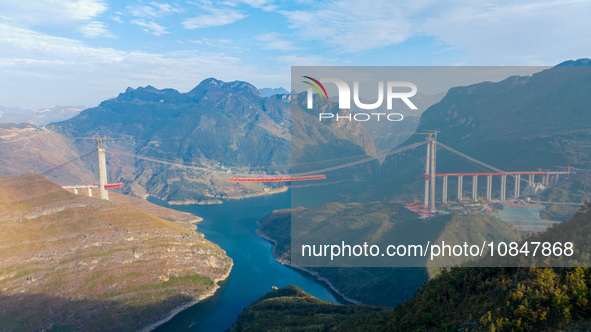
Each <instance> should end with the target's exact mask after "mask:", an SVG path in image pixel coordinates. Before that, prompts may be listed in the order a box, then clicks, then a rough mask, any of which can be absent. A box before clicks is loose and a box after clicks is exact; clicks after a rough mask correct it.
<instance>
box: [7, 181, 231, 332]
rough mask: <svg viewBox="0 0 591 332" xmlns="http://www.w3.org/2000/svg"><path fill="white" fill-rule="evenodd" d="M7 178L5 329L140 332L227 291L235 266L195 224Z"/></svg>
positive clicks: (133, 201)
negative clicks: (222, 286) (223, 284)
mask: <svg viewBox="0 0 591 332" xmlns="http://www.w3.org/2000/svg"><path fill="white" fill-rule="evenodd" d="M112 199H113V201H102V200H98V199H96V198H91V197H85V196H80V195H74V194H72V193H69V192H67V191H65V190H63V189H62V188H61V187H60V186H58V185H56V184H54V183H52V182H50V181H48V180H47V179H45V178H44V177H42V176H39V175H22V176H15V177H0V228H1V229H2V232H0V330H13V329H19V330H48V329H52V328H58V329H59V328H69V329H83V330H137V329H140V328H143V327H146V326H150V325H153V324H156V323H158V322H159V321H162V320H163V319H166V318H167V317H169V316H170V313H171V312H175V311H178V309H179V308H181V307H184V306H187V305H190V304H192V303H195V302H196V301H197V300H199V299H202V298H204V297H206V296H208V295H210V294H211V293H213V291H214V290H215V289H216V288H217V284H216V283H217V281H219V280H222V279H224V278H225V277H226V276H227V275H228V274H229V272H230V269H231V267H232V260H231V259H230V258H229V257H227V256H226V254H225V252H224V251H223V250H222V249H220V248H219V247H218V246H217V245H215V244H213V243H211V242H209V241H207V240H205V239H204V238H203V235H202V234H199V233H197V232H195V226H194V225H193V224H192V222H195V221H198V220H199V219H198V218H197V217H194V216H191V215H190V214H185V213H181V212H177V211H173V210H169V209H166V208H162V207H160V206H156V205H154V204H151V203H148V202H146V201H143V200H141V199H138V198H133V197H126V196H124V195H112Z"/></svg>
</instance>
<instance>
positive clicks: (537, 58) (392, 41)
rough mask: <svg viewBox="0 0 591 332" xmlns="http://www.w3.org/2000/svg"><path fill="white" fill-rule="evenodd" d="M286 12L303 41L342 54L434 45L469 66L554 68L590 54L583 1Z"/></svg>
mask: <svg viewBox="0 0 591 332" xmlns="http://www.w3.org/2000/svg"><path fill="white" fill-rule="evenodd" d="M308 5H309V6H310V8H309V9H308V10H296V11H280V13H282V14H283V15H284V16H285V17H286V18H287V21H288V24H289V27H290V28H291V29H294V30H296V31H298V33H299V37H300V38H301V39H309V40H318V41H321V42H323V43H324V44H325V45H326V46H328V47H330V48H332V49H336V50H337V51H339V52H343V53H355V52H362V51H366V50H370V49H380V48H384V47H387V46H391V45H396V44H400V43H402V42H405V41H408V40H412V39H413V38H417V37H430V38H433V39H434V40H435V41H437V42H440V43H442V48H443V47H457V48H458V50H460V51H461V52H463V53H465V54H467V59H466V62H467V63H471V64H484V63H486V64H539V63H545V64H548V61H551V63H550V64H553V63H552V61H553V62H558V61H561V60H563V59H566V58H572V57H576V56H579V57H584V56H588V55H589V53H590V52H591V37H590V36H589V33H588V32H589V28H590V27H591V26H590V24H589V22H591V2H589V1H585V0H546V1H540V0H525V1H519V2H515V1H491V0H487V1H472V0H460V1H457V0H454V1H452V0H443V1H434V0H407V1H389V0H376V1H371V2H365V1H363V2H362V1H356V0H335V1H327V2H309V3H308Z"/></svg>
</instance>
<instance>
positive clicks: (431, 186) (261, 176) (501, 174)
mask: <svg viewBox="0 0 591 332" xmlns="http://www.w3.org/2000/svg"><path fill="white" fill-rule="evenodd" d="M417 134H421V135H427V137H426V139H425V140H424V141H419V142H416V143H413V144H409V145H406V146H402V147H397V148H395V149H393V150H391V151H388V152H385V153H381V154H377V155H375V156H367V155H360V156H350V157H343V158H337V159H330V160H322V161H314V162H308V163H303V164H308V165H307V166H310V165H312V164H319V165H323V164H330V163H336V164H334V165H332V166H327V167H320V166H319V167H318V168H317V169H313V170H309V171H305V172H299V173H292V174H273V175H270V174H269V173H265V172H260V171H255V169H256V168H257V167H253V168H249V169H248V170H247V171H243V172H232V169H231V168H228V167H211V166H205V165H195V164H189V163H182V162H177V161H170V160H163V159H158V158H151V157H146V156H140V155H136V154H130V153H127V152H124V151H119V150H118V149H110V152H112V153H114V154H118V155H121V156H126V157H129V158H133V159H137V160H144V161H148V162H152V163H159V164H164V165H168V166H174V167H180V168H184V169H191V170H196V171H201V172H206V173H219V174H223V175H226V176H229V177H230V181H232V182H295V181H321V180H326V179H327V174H330V173H332V172H335V171H338V170H342V169H350V168H352V167H354V166H357V165H362V164H365V163H369V162H375V161H377V160H380V159H381V160H384V158H386V157H388V156H393V155H402V153H403V152H405V151H411V150H412V151H418V152H419V153H420V151H419V149H417V148H419V147H422V146H424V145H426V154H425V156H424V167H425V171H424V173H422V175H423V176H424V188H425V189H424V199H423V202H422V203H423V204H419V203H413V204H409V205H407V207H409V208H410V209H411V210H413V211H416V212H418V213H420V214H422V215H425V216H428V215H431V214H433V213H436V212H437V209H436V204H435V203H436V201H435V198H436V195H435V194H436V190H437V188H436V187H437V182H440V183H441V195H440V197H441V199H440V200H439V202H441V203H447V202H448V200H449V195H448V194H449V187H450V186H449V182H450V181H449V179H450V178H451V179H455V182H456V185H457V191H456V198H457V201H462V200H465V199H466V197H465V196H464V178H468V179H471V195H469V196H468V199H471V200H474V201H476V200H479V199H483V200H486V201H493V199H496V200H497V201H500V202H504V201H506V200H507V192H508V190H507V178H508V177H509V178H512V183H513V192H512V196H511V197H512V198H513V199H518V198H520V197H522V194H524V193H523V192H522V187H524V186H523V185H522V183H523V182H525V187H524V191H525V194H526V195H529V194H532V193H535V192H536V190H537V189H540V188H545V187H547V186H549V185H552V184H555V183H557V182H558V180H559V177H560V176H562V175H567V176H568V175H570V174H571V173H572V171H571V168H570V167H569V168H568V171H550V170H544V171H543V170H536V171H504V170H501V169H498V168H496V167H494V166H491V165H488V164H486V163H484V162H482V161H480V160H477V159H475V158H473V157H470V156H468V155H466V154H464V153H462V152H460V151H457V150H455V149H453V148H451V147H449V146H447V145H445V144H443V143H442V142H439V141H437V132H428V133H417ZM82 139H96V140H97V141H98V157H99V184H92V185H89V184H87V185H66V186H63V188H66V189H73V190H74V192H75V193H78V190H79V189H87V190H88V195H89V196H91V195H92V188H99V190H100V193H101V195H100V196H101V198H102V199H108V192H107V191H106V189H112V188H120V187H122V186H123V184H122V183H108V181H107V170H106V158H105V148H104V146H103V140H107V139H109V138H106V137H103V138H100V137H98V138H82ZM438 148H439V149H440V150H441V149H443V150H446V151H449V152H450V153H452V154H454V155H456V156H458V157H460V158H462V159H463V160H466V161H468V162H470V163H472V164H475V165H478V166H480V167H482V168H484V169H486V170H487V171H486V172H453V173H437V172H436V168H437V163H436V161H437V149H438ZM95 151H97V150H92V151H90V152H88V153H85V154H83V155H81V156H78V157H77V158H75V159H72V160H70V161H68V162H66V163H63V164H61V165H58V166H55V167H53V168H51V169H49V170H46V171H44V172H42V173H41V174H46V173H49V172H51V171H53V170H55V169H57V168H59V167H61V166H64V165H66V164H68V163H71V162H73V161H75V160H78V159H80V158H82V157H85V156H87V155H89V154H91V153H93V152H95ZM351 159H357V160H351ZM413 159H421V160H423V158H417V156H416V155H415V156H414V158H413ZM420 163H421V164H422V162H420ZM298 165H302V164H294V165H275V166H269V168H271V167H283V168H285V169H287V170H288V169H290V168H293V166H298ZM536 177H537V181H536ZM438 178H439V179H440V180H439V181H438V180H437V179H438ZM479 178H485V179H486V191H485V195H484V196H482V197H481V196H479V195H478V180H479ZM493 178H498V179H500V185H499V188H498V189H499V190H498V192H499V194H498V195H497V196H496V197H493ZM495 192H496V191H495Z"/></svg>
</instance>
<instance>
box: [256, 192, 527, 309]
mask: <svg viewBox="0 0 591 332" xmlns="http://www.w3.org/2000/svg"><path fill="white" fill-rule="evenodd" d="M294 215H296V217H295V218H297V221H298V222H299V223H300V224H299V225H298V226H297V227H296V228H292V220H293V219H294ZM259 232H260V233H261V234H262V235H264V236H265V237H268V238H272V239H274V240H275V241H276V243H275V248H274V254H275V256H276V257H278V258H279V260H280V261H282V262H283V263H285V264H288V265H289V264H291V261H292V254H293V253H292V252H291V243H292V242H291V241H292V239H291V236H294V238H295V237H296V236H297V237H298V238H304V239H306V241H309V243H340V242H339V241H341V240H344V241H346V242H347V243H363V241H367V242H368V243H371V244H377V245H379V246H381V247H382V248H385V247H386V246H387V245H389V244H416V243H427V241H432V242H435V241H442V240H444V241H446V242H447V243H463V242H464V241H466V242H468V243H481V242H482V240H483V239H488V240H489V241H490V240H495V241H498V240H499V239H505V240H509V241H514V240H517V239H519V235H518V232H517V231H516V230H514V229H512V228H511V227H509V226H508V225H507V224H505V223H504V222H502V221H500V220H499V219H496V218H494V217H491V216H480V215H478V216H477V215H471V216H468V215H445V216H440V217H436V218H432V219H428V220H424V219H419V218H418V215H416V214H415V213H414V212H411V211H409V210H408V209H406V208H404V207H403V206H402V205H400V204H390V203H368V204H360V203H348V204H340V203H328V204H323V205H320V206H317V207H313V208H309V209H304V208H298V209H294V210H280V211H275V212H273V213H271V214H269V215H268V216H267V217H265V218H264V219H262V220H261V221H260V222H259ZM294 232H295V233H294ZM333 238H334V239H337V240H338V241H337V240H334V239H333ZM327 239H329V240H327ZM330 239H333V240H334V241H333V240H330ZM360 259H368V258H366V257H361V258H360ZM388 259H392V258H388V257H385V261H381V260H378V261H376V262H374V264H373V266H388V265H387V264H391V261H388ZM462 262H463V261H462V260H461V259H456V260H453V261H442V262H440V263H441V264H452V265H454V264H455V265H458V264H461V263H462ZM328 263H330V262H328ZM361 263H366V264H367V262H361ZM326 266H330V265H326ZM366 266H367V265H366ZM390 266H392V265H390ZM397 266H402V267H313V268H312V267H311V268H307V269H309V270H311V271H313V272H315V273H318V274H319V275H320V276H321V277H323V278H326V279H327V280H328V281H329V282H330V283H331V284H332V285H333V286H334V287H335V288H336V289H338V290H339V291H341V292H342V293H343V294H344V295H345V296H347V297H349V298H351V299H354V300H356V301H361V302H363V303H367V304H375V305H385V306H394V305H397V304H399V303H402V302H403V301H405V300H407V299H409V298H410V297H412V296H413V294H414V292H415V290H416V288H418V287H420V286H421V285H422V284H423V283H424V282H425V281H427V280H428V278H429V273H431V274H434V273H436V271H437V269H431V267H432V263H431V262H429V261H428V259H427V258H426V257H424V258H420V257H419V258H414V257H413V258H408V259H406V260H405V259H402V260H401V261H398V265H397ZM427 268H429V269H427Z"/></svg>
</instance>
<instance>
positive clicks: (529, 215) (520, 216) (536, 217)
mask: <svg viewBox="0 0 591 332" xmlns="http://www.w3.org/2000/svg"><path fill="white" fill-rule="evenodd" d="M543 209H544V206H542V205H539V206H509V205H506V206H504V207H503V209H502V210H500V211H497V212H493V215H495V216H497V217H498V218H499V219H501V220H505V221H513V222H520V223H534V224H536V223H540V222H541V221H542V219H541V218H540V211H542V210H543Z"/></svg>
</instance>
